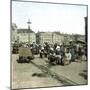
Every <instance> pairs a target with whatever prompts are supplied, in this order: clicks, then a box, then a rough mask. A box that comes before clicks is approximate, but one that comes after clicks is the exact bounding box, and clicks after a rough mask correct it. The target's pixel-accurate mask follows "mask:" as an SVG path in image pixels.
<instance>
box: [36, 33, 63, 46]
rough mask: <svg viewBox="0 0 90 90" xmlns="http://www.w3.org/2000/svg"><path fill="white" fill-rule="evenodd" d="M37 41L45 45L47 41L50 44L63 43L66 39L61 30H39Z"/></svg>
mask: <svg viewBox="0 0 90 90" xmlns="http://www.w3.org/2000/svg"><path fill="white" fill-rule="evenodd" d="M36 36H37V43H38V44H41V45H43V44H44V43H45V42H47V43H49V44H55V43H58V44H62V43H63V41H64V36H63V35H62V34H60V33H59V32H38V33H37V35H36Z"/></svg>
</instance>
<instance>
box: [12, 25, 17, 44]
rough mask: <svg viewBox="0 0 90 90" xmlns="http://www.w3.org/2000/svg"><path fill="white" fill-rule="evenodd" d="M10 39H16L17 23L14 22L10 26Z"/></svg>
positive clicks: (13, 40)
mask: <svg viewBox="0 0 90 90" xmlns="http://www.w3.org/2000/svg"><path fill="white" fill-rule="evenodd" d="M11 41H12V42H15V41H17V25H16V24H15V23H13V24H12V26H11Z"/></svg>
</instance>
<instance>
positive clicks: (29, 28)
mask: <svg viewBox="0 0 90 90" xmlns="http://www.w3.org/2000/svg"><path fill="white" fill-rule="evenodd" d="M27 24H28V43H29V45H30V24H31V22H30V19H28V22H27Z"/></svg>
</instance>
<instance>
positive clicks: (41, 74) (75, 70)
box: [12, 54, 87, 89]
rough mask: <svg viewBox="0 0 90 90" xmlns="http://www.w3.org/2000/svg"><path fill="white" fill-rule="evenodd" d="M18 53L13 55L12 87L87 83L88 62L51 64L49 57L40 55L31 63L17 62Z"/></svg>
mask: <svg viewBox="0 0 90 90" xmlns="http://www.w3.org/2000/svg"><path fill="white" fill-rule="evenodd" d="M17 59H18V55H15V54H13V55H12V88H13V89H15V88H36V87H51V86H66V85H81V84H82V85H83V84H87V79H86V78H85V77H84V74H87V72H86V71H87V62H86V61H83V62H78V63H77V62H72V63H71V64H69V65H66V66H61V65H55V66H51V65H49V64H48V59H47V58H43V59H41V58H39V56H38V55H36V56H35V59H34V60H32V61H31V62H30V63H22V64H20V63H17V61H16V60H17Z"/></svg>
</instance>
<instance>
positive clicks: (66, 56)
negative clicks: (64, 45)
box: [64, 49, 72, 64]
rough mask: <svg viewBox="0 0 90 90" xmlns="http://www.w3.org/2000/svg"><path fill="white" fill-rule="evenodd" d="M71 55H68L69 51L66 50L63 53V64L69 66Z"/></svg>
mask: <svg viewBox="0 0 90 90" xmlns="http://www.w3.org/2000/svg"><path fill="white" fill-rule="evenodd" d="M71 56H72V55H71V53H70V51H69V49H67V52H66V53H65V59H66V60H65V62H64V63H66V64H69V63H70V61H71Z"/></svg>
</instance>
